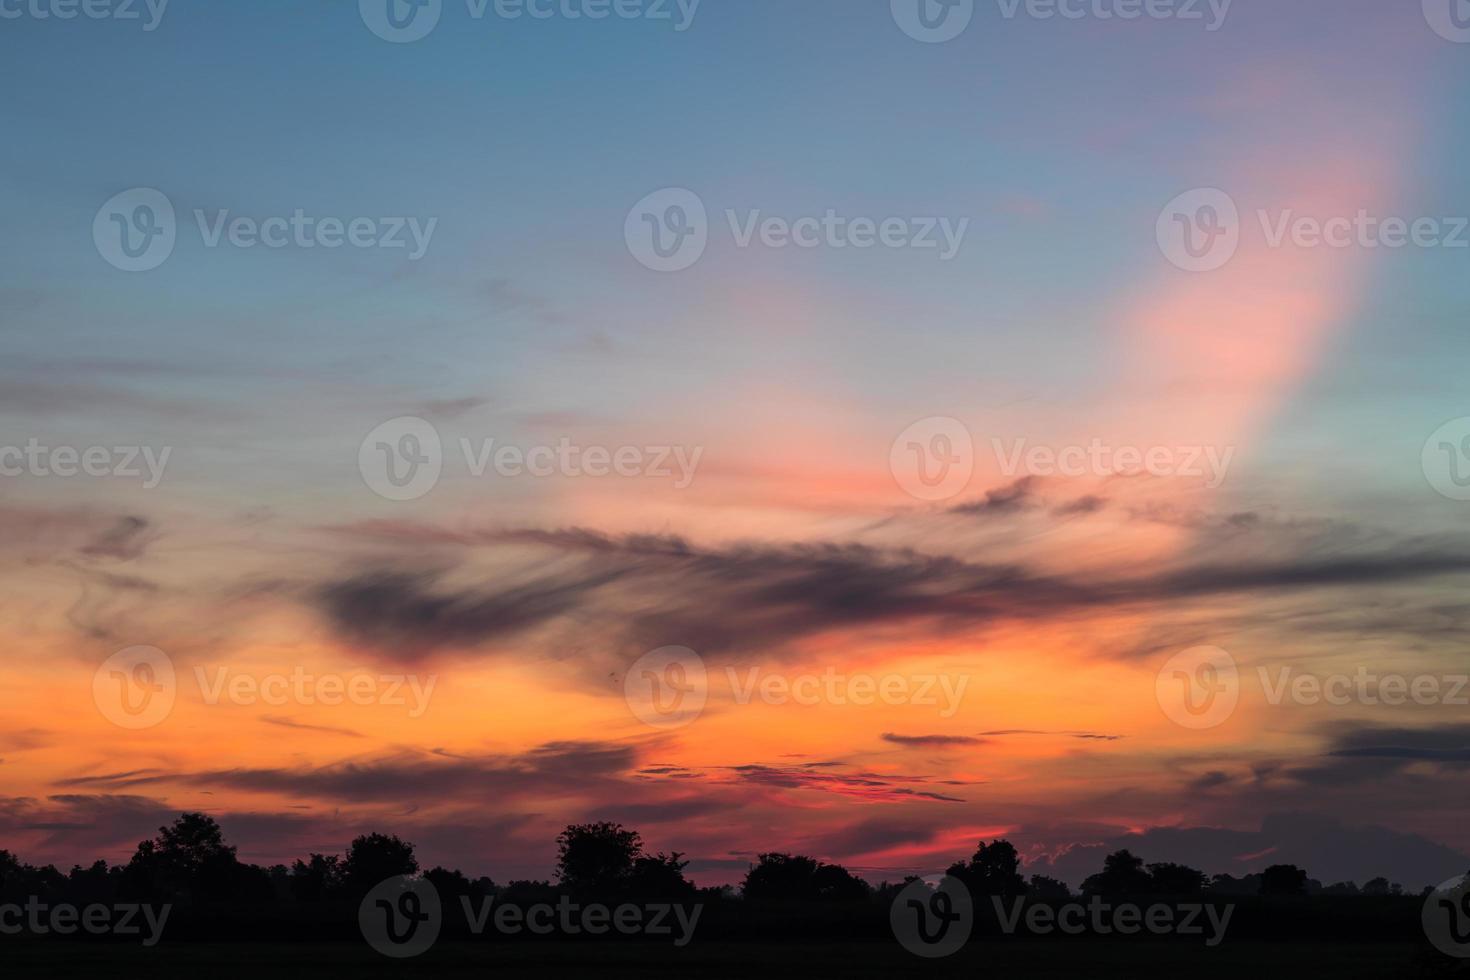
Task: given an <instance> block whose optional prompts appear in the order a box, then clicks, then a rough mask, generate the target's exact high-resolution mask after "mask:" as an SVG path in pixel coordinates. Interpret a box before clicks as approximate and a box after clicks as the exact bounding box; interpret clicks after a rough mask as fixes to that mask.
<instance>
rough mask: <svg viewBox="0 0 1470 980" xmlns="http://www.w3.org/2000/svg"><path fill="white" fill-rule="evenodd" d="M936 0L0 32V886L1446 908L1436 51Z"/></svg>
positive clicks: (446, 13) (1408, 12)
mask: <svg viewBox="0 0 1470 980" xmlns="http://www.w3.org/2000/svg"><path fill="white" fill-rule="evenodd" d="M1455 2H1456V3H1459V0H1455ZM1421 6H1422V9H1421ZM920 8H921V4H920V0H892V3H888V2H882V0H802V2H801V3H792V2H790V0H739V2H736V0H703V2H701V3H698V4H692V3H690V2H689V0H685V2H684V3H683V4H680V3H678V2H675V0H667V2H665V0H617V2H616V3H607V2H603V3H599V0H555V2H554V3H553V2H551V0H534V2H532V0H527V2H526V3H524V4H523V3H517V2H514V0H499V2H497V0H490V2H489V3H488V5H486V4H480V3H479V2H478V0H430V2H429V3H428V4H427V5H426V6H421V7H415V6H411V5H410V4H408V3H406V2H404V0H362V3H357V2H355V0H330V2H323V3H313V4H302V3H297V2H288V0H253V2H251V3H249V4H243V3H241V4H222V3H215V2H205V0H172V2H170V3H167V4H160V3H159V2H158V0H155V2H154V3H153V4H152V5H149V4H146V3H143V2H141V0H139V2H136V3H130V4H124V3H123V0H115V2H113V3H103V2H101V0H93V2H92V3H90V4H88V5H87V6H86V7H85V10H84V9H83V8H82V7H81V6H77V7H72V6H70V5H69V4H67V3H66V0H0V61H3V63H4V64H5V65H6V66H7V71H8V72H9V73H10V77H11V78H14V79H15V80H16V81H17V82H18V84H17V85H16V86H14V89H15V91H14V92H13V93H12V97H11V98H10V99H8V100H7V103H6V108H5V119H6V126H5V129H6V134H7V137H8V138H7V139H5V140H4V141H3V143H0V201H3V210H4V214H5V234H4V235H3V236H0V260H3V261H0V569H3V572H0V574H3V575H4V578H5V586H6V587H5V589H4V591H3V593H0V624H3V626H4V628H5V632H6V634H7V640H8V642H7V643H6V645H5V647H6V653H5V655H4V656H3V657H0V847H4V848H6V849H9V850H12V851H14V852H15V853H17V854H19V855H20V856H22V857H23V858H25V859H26V860H29V861H31V862H33V863H40V862H53V861H54V862H56V863H58V864H60V865H63V866H69V865H70V864H72V863H77V862H88V861H91V860H93V859H95V858H98V857H102V858H107V859H108V860H110V861H115V860H124V859H126V857H127V856H128V855H129V854H131V852H132V850H133V848H134V847H135V846H136V844H137V842H138V841H139V840H142V839H143V838H145V837H148V836H150V835H151V834H152V833H153V831H154V830H155V829H156V828H157V827H158V826H159V825H160V824H161V823H164V822H166V821H168V820H169V819H171V818H172V816H173V815H176V814H177V813H179V812H181V811H184V810H199V811H203V812H207V813H209V814H211V815H213V816H215V817H216V818H217V819H219V820H220V822H221V824H222V825H223V827H224V830H225V833H226V835H227V837H228V838H229V839H230V840H231V841H232V842H233V843H235V844H237V845H238V846H239V848H240V855H241V857H242V858H243V859H246V860H251V861H256V862H260V863H276V862H287V863H289V861H290V860H292V859H294V858H296V857H301V856H304V855H305V854H306V853H308V852H334V851H340V850H342V849H343V848H344V847H345V845H346V843H347V842H348V841H349V840H350V839H351V838H352V837H354V836H356V835H357V834H360V833H364V832H368V831H374V830H377V831H385V832H394V833H398V834H400V835H402V836H404V837H405V838H407V839H410V840H412V841H414V842H415V843H416V844H417V845H418V848H419V852H420V855H421V858H422V859H423V860H424V862H425V864H426V866H428V865H432V864H436V863H440V864H445V865H447V866H452V867H459V868H462V869H463V870H465V871H466V872H467V873H472V874H487V875H490V876H492V877H494V878H495V879H496V880H497V881H499V880H508V879H513V878H546V877H548V876H549V875H550V874H551V870H552V865H553V862H554V854H555V845H554V838H555V836H556V833H557V832H558V831H559V830H560V828H561V827H563V826H564V825H566V824H568V823H573V822H582V821H587V820H595V819H610V820H617V821H620V822H623V823H624V824H627V825H628V826H632V827H635V828H637V829H638V830H640V831H641V833H642V834H643V837H644V839H645V840H646V841H647V842H648V844H649V845H650V847H651V848H653V849H656V850H666V851H669V850H677V851H680V852H682V853H684V854H685V855H686V857H687V858H688V859H689V860H690V862H691V864H690V868H689V871H690V874H691V875H692V876H693V877H694V878H695V880H697V881H698V882H700V883H701V884H722V883H726V882H733V881H738V880H739V878H740V877H741V875H743V873H744V871H745V869H746V868H747V867H748V866H749V864H750V863H752V861H753V860H754V856H755V855H756V854H757V853H760V852H763V851H772V850H780V851H792V852H801V853H806V854H811V855H813V856H816V857H819V858H821V859H823V860H828V861H836V862H840V863H842V864H844V865H846V866H848V867H849V868H851V869H853V870H855V871H857V872H858V873H860V874H863V875H864V876H866V877H868V878H870V880H874V881H878V880H882V879H884V878H887V879H889V880H897V879H898V878H901V877H902V876H904V875H907V874H932V873H935V872H938V871H942V870H943V869H944V868H945V867H946V866H947V865H948V864H949V863H951V862H952V861H954V860H957V859H959V858H960V857H963V856H966V855H968V854H969V853H970V852H971V851H972V850H973V849H974V846H975V843H976V842H977V841H978V840H980V839H990V838H993V837H997V836H1002V837H1006V838H1007V839H1010V840H1012V841H1013V842H1014V843H1016V845H1017V847H1018V848H1019V850H1020V852H1021V854H1022V857H1023V859H1024V860H1025V862H1026V865H1025V870H1026V871H1027V872H1028V873H1040V874H1050V875H1053V876H1056V877H1060V878H1063V879H1064V880H1068V881H1071V882H1072V883H1074V884H1076V883H1080V880H1081V879H1082V878H1083V877H1085V876H1086V875H1087V874H1090V873H1092V872H1093V871H1095V870H1097V869H1098V868H1099V867H1100V865H1101V857H1102V855H1103V854H1104V853H1106V852H1107V851H1109V850H1112V849H1115V848H1117V847H1120V846H1128V847H1130V848H1132V849H1133V850H1134V851H1135V852H1136V853H1140V854H1143V855H1144V856H1145V857H1146V858H1148V859H1150V860H1181V861H1188V862H1189V863H1191V864H1194V865H1196V866H1200V867H1203V868H1204V869H1205V870H1207V871H1209V872H1211V873H1232V874H1244V873H1247V872H1252V871H1259V870H1261V868H1263V867H1264V866H1266V865H1268V864H1272V863H1279V862H1282V861H1289V862H1294V863H1298V864H1300V865H1302V866H1303V867H1305V868H1307V870H1308V871H1309V872H1310V873H1312V875H1313V876H1314V877H1317V878H1320V879H1322V880H1323V881H1324V882H1330V881H1336V880H1343V879H1355V880H1358V881H1363V880H1366V879H1368V878H1371V877H1375V876H1379V875H1383V876H1386V877H1389V878H1391V879H1393V880H1395V881H1401V882H1403V883H1404V884H1405V885H1406V886H1410V887H1414V888H1418V887H1420V886H1423V885H1426V884H1433V883H1436V882H1439V881H1442V880H1444V879H1447V878H1449V877H1452V876H1453V875H1456V874H1462V873H1463V872H1464V871H1465V868H1466V867H1467V866H1470V857H1467V855H1470V829H1467V825H1466V823H1465V821H1464V819H1463V813H1464V800H1465V799H1467V798H1470V797H1467V790H1470V720H1467V714H1466V705H1467V698H1470V689H1467V688H1465V687H1464V678H1465V675H1466V674H1467V672H1470V658H1467V656H1466V653H1465V647H1464V642H1465V639H1466V627H1467V626H1470V607H1467V605H1466V604H1465V601H1464V599H1463V598H1462V596H1463V586H1464V584H1465V582H1466V577H1467V574H1470V537H1467V535H1466V533H1465V525H1466V521H1467V515H1470V403H1467V401H1466V397H1465V386H1464V371H1465V367H1466V364H1467V355H1470V344H1467V342H1466V341H1465V340H1464V339H1463V334H1464V331H1465V323H1466V316H1467V311H1470V276H1466V275H1465V269H1466V263H1467V262H1470V231H1467V230H1466V229H1467V226H1470V219H1467V218H1465V217H1462V216H1467V215H1470V189H1467V188H1466V186H1465V184H1464V181H1463V179H1462V178H1463V167H1462V166H1461V164H1462V162H1463V160H1464V157H1465V154H1466V152H1467V151H1470V111H1467V106H1470V104H1467V93H1470V87H1467V86H1466V84H1465V82H1466V80H1467V78H1470V44H1467V43H1466V42H1470V27H1466V28H1462V27H1460V26H1459V25H1460V24H1462V23H1470V19H1467V17H1466V16H1464V15H1466V14H1470V11H1466V10H1464V9H1462V8H1463V5H1461V6H1460V7H1456V6H1452V5H1451V3H1450V2H1449V0H1445V2H1440V0H1424V2H1423V3H1422V5H1421V4H1419V3H1401V4H1385V3H1382V2H1378V0H1372V2H1370V0H1296V2H1293V3H1291V4H1281V3H1277V2H1272V0H1235V2H1234V3H1230V4H1224V3H1222V2H1220V0H1217V2H1216V3H1215V4H1213V5H1211V4H1206V3H1191V2H1187V0H1179V2H1177V3H1163V2H1162V0H1161V2H1158V3H1155V4H1151V5H1149V6H1148V7H1147V8H1146V12H1144V13H1139V11H1141V10H1144V9H1145V8H1144V5H1142V4H1130V2H1129V0H1086V2H1085V3H1084V2H1080V0H1063V2H1062V3H1061V6H1060V7H1058V6H1057V5H1056V4H1051V3H1046V2H1040V0H1031V2H1018V3H1012V2H1011V0H974V2H969V3H967V2H964V0H962V2H960V3H959V4H958V5H956V6H953V7H950V6H944V5H941V4H940V3H938V2H937V0H923V2H922V9H920ZM68 14H75V16H64V15H68ZM601 14H605V15H606V16H597V15H601ZM533 15H534V16H533ZM926 25H930V26H926ZM84 464H85V465H84ZM1324 691H1326V692H1327V693H1326V694H1324V693H1323V692H1324ZM1395 691H1398V693H1397V694H1395ZM1406 691H1407V692H1408V693H1407V694H1405V693H1404V692H1406Z"/></svg>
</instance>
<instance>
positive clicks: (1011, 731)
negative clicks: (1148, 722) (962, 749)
mask: <svg viewBox="0 0 1470 980" xmlns="http://www.w3.org/2000/svg"><path fill="white" fill-rule="evenodd" d="M1007 735H1056V736H1060V737H1062V738H1080V739H1084V740H1086V741H1090V742H1116V741H1119V740H1120V739H1122V738H1123V737H1124V736H1122V735H1101V734H1099V733H1097V732H1049V731H1041V730H1039V729H1034V728H1005V729H1001V730H1000V731H994V732H981V733H980V737H981V738H1001V737H1003V736H1007Z"/></svg>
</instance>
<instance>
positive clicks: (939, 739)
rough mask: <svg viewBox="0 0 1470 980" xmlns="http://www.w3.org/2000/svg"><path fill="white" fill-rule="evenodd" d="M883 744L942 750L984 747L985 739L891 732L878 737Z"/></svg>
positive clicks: (966, 736)
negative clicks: (962, 746)
mask: <svg viewBox="0 0 1470 980" xmlns="http://www.w3.org/2000/svg"><path fill="white" fill-rule="evenodd" d="M880 737H881V738H882V739H883V741H885V742H892V743H893V744H894V745H905V746H916V747H924V748H942V747H944V746H957V745H984V744H985V739H983V738H972V737H971V736H969V735H898V734H895V733H893V732H884V733H883V734H882V736H880Z"/></svg>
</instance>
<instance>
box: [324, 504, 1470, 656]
mask: <svg viewBox="0 0 1470 980" xmlns="http://www.w3.org/2000/svg"><path fill="white" fill-rule="evenodd" d="M352 531H353V532H354V533H358V534H363V535H367V536H371V537H373V538H376V539H379V540H386V541H389V542H392V543H394V544H396V545H397V546H399V547H406V546H408V545H409V544H410V543H413V542H417V543H419V544H420V545H423V544H426V543H432V544H437V545H444V546H448V547H460V548H465V549H469V551H472V552H473V553H474V554H476V555H477V556H482V557H483V556H484V555H487V554H490V555H500V554H505V555H512V554H514V555H519V556H520V557H521V559H522V560H523V561H524V562H529V565H528V567H529V568H530V569H531V571H524V570H522V571H515V572H507V573H503V574H501V573H495V574H485V573H480V574H479V575H478V576H476V577H473V578H470V577H468V576H467V575H465V574H460V575H459V576H458V577H457V578H456V579H455V581H456V584H454V585H450V584H447V583H448V582H449V580H450V577H449V575H448V573H445V572H442V571H405V570H403V569H402V568H394V567H392V566H391V565H389V564H387V563H386V562H385V561H384V560H383V559H381V558H380V559H377V560H375V561H373V562H372V563H370V564H369V566H368V567H365V568H360V569H358V570H356V571H349V572H348V573H347V574H346V575H344V576H342V577H340V578H337V579H335V580H332V581H329V582H327V583H325V584H323V585H321V586H319V587H317V588H315V589H314V590H311V591H310V592H309V594H308V596H309V601H311V602H312V603H313V604H314V605H316V606H317V608H318V609H319V610H320V611H321V612H322V613H323V614H325V616H326V618H327V620H328V622H329V623H331V624H332V626H333V627H334V628H335V629H336V630H337V632H338V633H339V634H340V635H342V636H343V637H344V638H345V639H347V640H348V641H350V642H352V643H353V644H355V645H359V646H366V647H368V648H370V649H375V650H378V651H379V652H381V653H385V654H387V655H389V656H392V657H394V658H397V659H407V660H412V659H416V658H419V657H423V656H426V655H429V654H432V653H435V652H439V651H446V650H458V651H465V650H472V649H474V648H477V647H481V646H483V645H486V644H492V643H495V642H496V641H503V640H507V639H510V638H514V637H518V636H520V635H522V634H524V633H526V632H528V631H531V630H534V629H538V628H540V627H544V626H548V625H551V624H553V623H557V624H559V625H568V624H575V625H576V626H577V627H578V628H579V629H581V630H583V631H584V632H585V631H591V632H594V633H595V634H596V635H598V636H599V637H600V640H599V644H600V645H602V646H603V647H605V648H608V649H613V650H616V651H617V652H619V653H621V654H625V655H626V654H636V653H637V652H641V651H644V650H648V649H652V648H654V647H659V646H665V645H668V644H681V645H684V646H689V647H692V648H694V649H696V650H698V651H699V652H700V653H701V654H704V655H707V656H709V655H714V656H718V655H720V654H725V653H729V652H733V651H752V650H759V651H761V652H762V653H764V654H767V655H771V654H778V653H779V652H780V651H782V650H783V649H785V648H788V647H790V646H791V645H792V644H794V643H796V642H798V641H800V640H801V639H804V638H807V637H811V636H814V635H819V634H822V633H824V632H828V631H835V630H848V631H850V630H862V629H867V630H870V631H872V630H880V629H884V628H891V629H894V630H897V629H903V630H906V631H909V632H908V634H906V635H912V631H915V630H921V631H924V632H925V633H927V634H929V635H944V634H948V633H953V632H956V631H963V630H973V629H976V628H983V627H986V626H990V625H993V624H998V623H1004V622H1015V621H1024V620H1056V619H1059V618H1067V617H1080V616H1086V615H1089V614H1092V613H1096V612H1099V611H1102V610H1107V609H1121V608H1133V609H1141V608H1146V607H1149V606H1151V605H1158V604H1163V603H1172V602H1177V601H1178V600H1183V599H1208V598H1214V597H1224V596H1232V595H1255V596H1258V597H1260V598H1262V599H1270V600H1273V601H1274V600H1278V599H1280V598H1282V597H1285V596H1290V595H1293V594H1297V593H1301V594H1306V593H1310V592H1311V591H1313V590H1329V589H1338V590H1340V589H1345V588H1358V587H1361V588H1389V587H1392V586H1397V585H1406V584H1414V583H1422V582H1428V581H1431V580H1434V579H1444V578H1449V577H1452V576H1460V575H1464V574H1466V573H1470V547H1464V548H1461V547H1458V543H1457V542H1452V541H1440V542H1433V543H1431V542H1425V541H1410V542H1404V543H1401V544H1399V545H1396V546H1391V547H1387V548H1382V549H1380V550H1377V551H1371V552H1367V551H1362V550H1355V551H1351V552H1340V551H1331V550H1328V551H1324V550H1322V549H1321V548H1318V549H1316V550H1313V551H1312V552H1311V553H1309V554H1305V555H1302V556H1287V557H1281V558H1269V559H1259V558H1258V559H1254V560H1251V559H1249V558H1241V559H1240V560H1235V561H1229V562H1224V561H1221V562H1219V563H1211V564H1197V565H1180V566H1179V567H1176V568H1172V569H1168V570H1165V571H1162V572H1158V573H1154V574H1149V575H1134V574H1130V573H1129V571H1128V570H1124V571H1120V572H1119V573H1118V574H1117V575H1115V576H1110V577H1103V576H1099V575H1095V574H1094V575H1092V576H1090V577H1088V578H1085V579H1084V578H1080V577H1079V578H1069V577H1065V576H1061V575H1057V574H1053V573H1049V572H1046V571H1039V570H1033V569H1031V568H1029V567H1027V566H1026V565H1024V564H1020V563H1000V562H995V563H984V562H974V561H967V560H962V559H959V558H955V557H949V556H938V555H931V554H924V553H921V552H918V551H914V550H912V549H907V548H875V547H870V546H867V545H861V544H747V545H734V546H729V547H722V548H707V547H701V546H698V545H695V544H693V543H691V542H689V541H688V540H686V539H684V538H681V537H677V536H673V535H627V536H612V535H606V534H601V533H599V532H596V531H591V530H586V529H570V530H525V531H515V532H498V531H487V532H459V531H456V532H447V531H443V530H441V529H437V528H420V527H417V526H414V525H403V524H393V525H370V526H366V527H361V528H355V529H352ZM528 549H529V553H530V554H532V555H534V554H535V552H537V551H538V550H540V551H541V552H543V556H542V557H541V558H540V559H539V560H536V559H534V558H529V559H528V558H527V557H526V556H527V555H528ZM546 556H550V559H551V560H549V561H548V560H547V557H546ZM542 569H549V570H545V571H542ZM1280 615H1283V616H1285V615H1288V614H1286V613H1282V614H1280ZM1403 628H1404V629H1411V628H1412V626H1411V625H1406V626H1404V627H1403Z"/></svg>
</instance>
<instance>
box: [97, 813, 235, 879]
mask: <svg viewBox="0 0 1470 980" xmlns="http://www.w3.org/2000/svg"><path fill="white" fill-rule="evenodd" d="M126 876H127V878H128V880H129V883H130V884H131V885H132V886H133V887H134V888H136V889H137V890H138V891H140V892H141V893H142V894H144V895H147V896H152V897H158V898H170V899H174V900H180V899H183V900H188V899H195V900H201V901H207V900H219V899H223V898H229V897H238V892H239V889H240V887H241V886H242V884H243V879H244V878H245V877H247V873H246V872H245V869H244V866H242V865H241V864H240V862H239V860H238V859H236V857H235V848H233V847H231V846H230V845H228V844H226V843H225V838H224V832H223V831H222V830H220V826H219V824H218V823H216V822H215V820H214V818H213V817H209V816H206V815H204V814H202V813H185V814H181V815H180V816H179V818H178V819H177V820H175V821H174V822H173V824H172V825H171V826H168V827H160V828H158V836H157V837H154V838H153V839H152V840H145V841H141V842H140V843H139V844H138V849H137V851H135V852H134V854H133V857H132V860H131V861H129V862H128V866H127V871H126Z"/></svg>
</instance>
